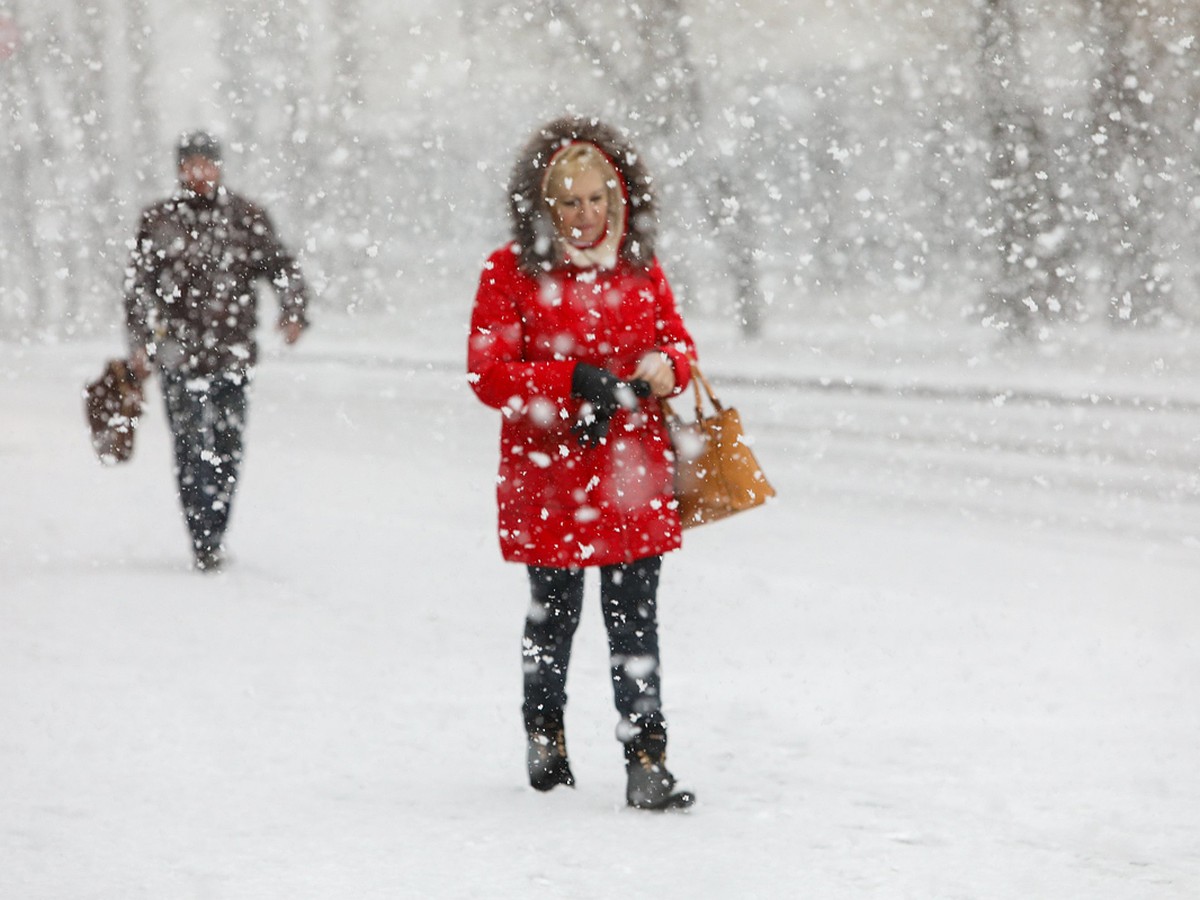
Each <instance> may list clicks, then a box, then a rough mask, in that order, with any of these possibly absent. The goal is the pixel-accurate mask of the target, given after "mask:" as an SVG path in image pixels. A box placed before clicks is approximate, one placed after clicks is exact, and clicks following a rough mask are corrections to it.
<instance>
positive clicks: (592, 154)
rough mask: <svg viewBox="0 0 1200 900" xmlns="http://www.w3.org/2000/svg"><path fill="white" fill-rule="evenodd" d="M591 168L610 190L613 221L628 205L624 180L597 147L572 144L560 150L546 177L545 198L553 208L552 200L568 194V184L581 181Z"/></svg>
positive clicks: (609, 197) (610, 210)
mask: <svg viewBox="0 0 1200 900" xmlns="http://www.w3.org/2000/svg"><path fill="white" fill-rule="evenodd" d="M589 169H592V170H595V171H598V172H599V173H600V174H601V175H602V176H603V177H604V187H605V188H606V189H607V191H608V211H609V217H610V218H612V217H613V214H614V213H619V212H620V211H621V210H622V209H623V208H624V206H625V197H624V194H623V193H622V192H621V180H620V176H619V175H618V174H617V170H616V169H615V168H614V167H613V164H612V163H610V162H609V161H608V157H606V156H605V155H604V154H603V153H601V152H600V150H599V148H597V147H596V146H595V145H594V144H586V143H578V144H571V145H570V146H568V147H567V148H566V149H564V150H560V151H559V152H558V153H557V154H555V156H554V158H553V159H552V160H551V162H550V165H549V166H548V167H547V169H546V177H545V180H544V181H543V186H542V198H543V200H544V201H545V202H546V203H547V205H550V206H553V202H552V201H553V200H555V199H557V198H558V197H561V196H563V195H564V194H565V193H566V192H567V181H568V180H570V179H574V178H578V177H579V175H580V174H582V173H583V172H586V171H588V170H589Z"/></svg>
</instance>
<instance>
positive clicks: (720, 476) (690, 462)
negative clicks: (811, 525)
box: [662, 361, 775, 528]
mask: <svg viewBox="0 0 1200 900" xmlns="http://www.w3.org/2000/svg"><path fill="white" fill-rule="evenodd" d="M701 385H703V386H704V393H705V394H706V395H707V396H708V402H709V403H710V404H711V405H712V408H713V413H712V414H711V415H707V416H706V415H705V414H704V409H703V401H702V398H701V394H700V386H701ZM692 388H693V390H694V391H695V394H696V419H695V421H694V422H684V421H683V420H682V419H680V418H679V416H678V415H676V413H675V411H674V410H673V409H672V408H671V405H670V404H669V403H667V401H665V400H664V401H662V405H663V411H664V412H665V413H666V415H667V425H668V427H669V428H670V431H671V443H672V445H673V447H674V451H675V499H676V501H677V502H678V503H679V516H680V519H681V520H682V521H683V527H684V528H690V527H692V526H693V525H704V524H706V523H708V522H716V521H717V520H719V519H724V518H725V517H726V516H731V515H733V514H734V513H736V512H741V511H742V510H745V509H753V508H754V507H756V506H760V505H761V504H762V503H764V502H766V499H767V498H768V497H774V496H775V489H774V488H773V487H771V485H770V483H768V481H767V477H766V476H765V475H764V474H763V471H762V469H761V468H759V465H758V460H756V459H755V458H754V454H753V453H752V452H751V451H750V446H749V444H748V443H747V441H746V435H745V433H744V432H743V431H742V420H741V417H740V416H739V415H738V411H737V410H736V409H733V408H729V409H726V408H725V407H723V406H722V405H721V401H719V400H718V399H717V395H716V394H715V393H714V392H713V389H712V385H710V384H709V383H708V379H706V378H705V377H704V375H703V373H702V372H701V371H700V367H699V366H698V365H696V363H695V362H694V361H693V362H692Z"/></svg>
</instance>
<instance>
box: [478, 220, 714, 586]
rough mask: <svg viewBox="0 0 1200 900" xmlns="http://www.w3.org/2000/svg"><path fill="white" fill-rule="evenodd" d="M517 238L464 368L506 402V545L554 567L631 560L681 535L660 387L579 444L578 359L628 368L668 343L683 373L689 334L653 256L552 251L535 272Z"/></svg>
mask: <svg viewBox="0 0 1200 900" xmlns="http://www.w3.org/2000/svg"><path fill="white" fill-rule="evenodd" d="M519 258H520V250H519V247H518V246H517V245H516V244H513V245H509V246H507V247H505V248H502V249H500V250H498V251H496V252H495V253H494V254H492V256H491V258H490V259H489V260H488V262H487V265H486V266H485V267H484V271H483V275H482V277H481V278H480V283H479V292H478V294H477V295H476V298H475V309H474V312H473V314H472V317H471V334H470V343H469V349H468V363H467V365H468V371H469V373H470V381H471V386H472V387H473V388H474V390H475V393H476V394H477V395H478V396H479V399H480V400H482V401H483V402H484V403H486V404H488V405H489V406H492V407H495V408H496V409H499V410H501V411H502V413H503V422H502V425H501V430H500V471H499V475H498V477H497V485H496V499H497V502H498V504H499V512H500V521H499V529H500V548H501V551H502V553H503V555H504V558H505V559H507V560H510V561H513V562H521V563H525V564H528V565H535V566H554V567H559V568H566V567H577V566H602V565H611V564H614V563H623V562H631V561H633V560H636V559H640V558H642V557H646V556H655V555H658V554H662V553H665V552H667V551H669V550H674V549H677V548H678V547H679V545H680V541H681V528H680V523H679V513H678V512H677V511H676V509H675V504H674V502H673V494H672V480H673V462H672V457H671V454H670V447H671V445H670V440H669V437H668V434H667V428H666V424H665V422H664V420H663V414H662V409H661V406H660V404H659V402H658V400H656V399H653V398H650V399H646V400H642V401H640V409H638V410H636V411H626V410H624V409H622V410H619V411H618V412H617V413H616V414H615V415H614V416H613V418H612V421H611V427H610V429H609V432H608V438H607V440H606V441H605V442H603V443H601V444H598V445H594V446H590V447H586V448H581V447H580V446H579V443H578V441H577V439H576V437H575V435H574V434H572V433H571V426H572V425H574V424H575V422H576V420H577V417H578V415H579V408H580V401H579V400H578V399H577V398H575V397H573V396H572V395H571V377H572V374H573V372H574V369H575V364H576V363H577V362H586V363H590V364H592V365H594V366H599V367H602V368H605V369H608V370H609V371H610V372H612V373H613V374H614V375H616V376H618V377H620V378H628V377H629V376H630V375H631V374H632V372H633V370H634V368H635V367H636V366H637V364H638V361H639V360H640V359H641V358H642V356H644V355H645V354H646V353H648V352H651V351H654V350H658V351H660V352H662V353H665V354H666V355H667V356H668V357H669V358H670V359H671V362H672V363H673V365H674V369H675V381H676V391H677V392H678V391H681V390H683V388H684V387H686V386H687V383H688V379H689V376H690V369H689V366H688V362H687V358H688V356H690V355H692V354H693V353H694V346H693V344H692V339H691V336H690V335H689V334H688V332H687V329H686V328H685V327H684V325H683V321H682V319H681V318H680V316H679V312H678V310H677V309H676V307H675V299H674V297H673V296H672V294H671V288H670V286H669V285H668V284H667V280H666V278H665V277H664V276H663V273H662V270H661V269H660V268H659V265H658V263H657V261H651V263H650V265H649V266H648V267H643V266H639V265H635V264H631V263H630V262H628V261H627V260H625V259H622V260H620V261H619V262H618V263H617V265H616V267H615V268H613V269H610V270H597V269H579V268H576V267H574V266H570V265H558V266H555V267H552V268H550V269H549V271H542V272H541V274H539V275H536V276H533V275H530V274H527V273H526V272H524V271H522V269H521V268H520V267H519Z"/></svg>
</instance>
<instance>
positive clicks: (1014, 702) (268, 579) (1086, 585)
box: [0, 340, 1200, 900]
mask: <svg viewBox="0 0 1200 900" xmlns="http://www.w3.org/2000/svg"><path fill="white" fill-rule="evenodd" d="M306 352H307V353H309V356H307V357H306V356H305V353H306ZM345 358H347V357H346V354H345V351H344V348H340V347H335V346H332V345H322V344H321V342H320V341H319V340H318V341H315V342H313V343H312V344H311V346H310V347H307V348H303V349H302V350H301V353H300V354H299V355H298V356H297V357H295V358H291V357H288V358H285V359H271V360H268V362H267V364H266V365H265V366H264V368H263V370H262V377H261V379H260V381H259V383H258V385H257V386H256V389H255V394H254V396H253V398H252V407H251V413H250V433H249V443H248V448H249V457H248V461H247V465H246V470H245V483H244V488H243V492H242V494H241V495H240V497H239V502H238V508H237V510H236V512H235V516H234V526H233V530H232V532H231V535H230V539H231V544H232V548H233V560H232V564H231V566H230V568H229V570H228V571H227V572H226V573H224V574H222V575H220V576H217V577H215V578H213V577H203V576H198V575H196V574H193V573H191V572H189V571H188V570H187V567H186V553H185V544H184V537H183V529H182V524H181V523H180V522H179V516H178V513H177V511H176V509H175V500H174V497H173V495H172V493H171V485H170V475H169V462H168V450H167V443H166V434H165V431H164V429H163V424H162V417H161V414H160V413H159V410H158V402H159V401H158V398H157V396H155V397H153V398H152V403H153V405H152V407H151V414H150V416H149V419H148V421H147V423H146V427H145V429H144V431H143V434H142V435H141V436H140V438H141V445H140V447H139V450H138V456H137V458H136V460H135V461H134V463H132V464H131V465H130V466H128V467H125V468H121V469H115V470H101V469H99V468H98V467H97V466H95V465H94V464H93V463H92V461H91V459H90V458H89V451H88V448H87V446H86V440H85V438H84V436H83V433H82V416H81V412H80V404H79V399H78V396H77V392H78V389H79V386H80V385H81V384H82V382H83V381H84V380H85V378H86V377H88V376H90V375H92V374H93V372H92V370H93V369H97V368H98V361H99V356H98V355H97V351H95V349H94V348H80V347H70V348H37V349H15V348H9V350H8V352H7V353H6V361H5V362H4V363H3V364H2V365H0V421H3V422H4V426H5V427H4V429H3V432H2V433H0V475H2V477H3V482H4V484H5V498H6V499H5V504H4V505H5V515H4V519H3V522H2V524H0V584H2V585H3V587H2V590H3V597H2V599H0V723H3V729H2V731H0V897H4V898H9V897H12V898H20V900H59V898H64V897H70V898H73V900H74V898H97V900H101V898H105V900H107V898H122V900H129V898H147V900H151V898H152V900H159V898H221V900H225V898H308V897H311V898H322V900H324V898H343V897H344V898H355V900H358V898H374V897H378V898H394V897H526V896H543V897H583V898H589V897H595V898H606V897H613V896H630V897H638V896H656V897H697V896H700V897H793V896H809V897H820V898H862V897H880V898H1014V900H1015V898H1021V900H1027V898H1030V897H1038V898H1081V897H1086V898H1089V900H1093V898H1121V900H1124V898H1142V897H1147V898H1181V900H1182V898H1192V897H1195V896H1197V895H1200V850H1197V848H1198V847H1200V772H1198V771H1197V768H1196V764H1195V752H1196V748H1197V746H1200V548H1198V547H1197V543H1196V539H1197V535H1200V527H1198V525H1200V509H1198V501H1197V497H1196V481H1195V479H1196V467H1195V465H1194V462H1195V452H1194V451H1195V443H1194V436H1192V437H1189V435H1191V433H1192V431H1194V426H1193V425H1192V422H1191V418H1190V417H1194V411H1189V410H1186V409H1180V410H1176V411H1171V412H1169V413H1164V412H1161V411H1160V412H1155V413H1149V414H1148V413H1147V412H1146V411H1144V410H1139V409H1105V410H1084V411H1083V412H1079V411H1078V410H1076V411H1071V410H1068V411H1066V412H1064V411H1063V410H1062V409H1060V408H1057V407H1054V408H1047V407H1045V406H1039V405H1038V404H1037V403H1036V402H1034V403H1030V404H1026V405H1023V406H1022V405H1020V404H1015V403H1010V404H1008V405H1006V406H1003V407H996V406H994V405H989V404H986V403H983V404H980V403H975V402H971V401H968V400H963V399H960V400H956V401H950V400H947V399H945V398H942V399H941V400H939V399H938V398H912V399H908V400H902V401H901V400H896V399H895V398H888V397H882V396H877V395H869V394H862V395H854V396H850V395H839V394H833V393H827V394H821V393H814V392H812V391H807V392H806V391H795V392H790V393H789V392H781V391H778V390H774V391H763V390H760V389H755V388H751V387H747V386H736V387H735V386H733V385H731V386H730V387H729V389H728V390H727V391H726V398H725V399H726V400H727V401H730V402H734V403H736V404H737V405H739V406H740V407H741V408H742V410H743V414H744V417H745V418H746V420H747V422H748V423H749V424H750V425H751V426H752V427H753V429H754V431H755V432H756V434H757V436H758V440H759V443H758V449H759V450H760V455H761V457H762V460H763V463H764V466H765V467H766V468H767V470H768V471H769V472H770V474H771V475H772V477H773V480H774V481H775V482H776V486H777V487H778V488H779V490H780V494H781V501H780V502H779V503H777V504H775V505H773V506H771V507H769V508H768V509H766V510H761V511H758V512H755V513H753V514H750V515H747V516H745V517H742V518H741V519H738V520H735V521H733V522H728V523H723V524H721V525H715V526H712V527H710V528H707V529H701V530H699V531H696V532H693V533H691V534H689V537H688V540H687V546H686V547H685V549H684V551H683V552H681V553H680V554H676V555H675V556H674V557H672V558H671V559H670V560H669V561H668V565H667V569H666V572H665V576H664V589H663V597H662V609H663V612H662V617H663V624H662V629H663V641H664V666H665V677H666V682H665V687H666V690H667V694H666V701H667V704H668V710H669V712H670V714H671V721H672V767H673V768H674V769H675V770H676V771H677V772H678V773H679V774H681V775H682V776H683V777H684V778H685V779H686V780H687V782H688V784H689V785H692V786H694V787H695V788H696V790H697V793H698V794H699V797H700V803H699V805H698V806H697V808H696V809H695V810H694V811H693V813H691V814H689V815H683V816H653V815H642V814H635V813H632V812H629V811H627V810H625V809H624V808H623V807H622V805H621V789H622V773H621V767H620V755H619V749H618V747H617V745H616V743H615V742H614V741H613V740H612V737H611V731H612V724H613V723H612V719H613V714H612V712H611V709H610V699H609V696H608V694H607V687H606V674H605V668H606V660H605V650H604V645H603V638H602V635H601V629H600V623H599V619H598V614H597V613H596V610H595V609H594V606H595V601H594V596H592V593H590V594H589V598H590V600H589V608H588V609H587V612H586V613H585V621H584V622H583V624H582V627H581V629H580V634H579V638H578V647H577V651H576V659H575V664H574V666H573V669H572V677H571V689H572V703H571V709H570V712H569V717H568V728H569V730H570V735H569V737H570V744H571V751H572V757H573V760H574V765H575V771H576V775H577V776H578V778H579V781H580V785H579V787H578V788H577V789H576V790H575V791H573V792H569V793H567V792H558V793H556V794H553V795H550V796H541V795H536V794H534V792H532V791H530V790H529V789H528V788H526V787H523V774H524V773H523V761H522V749H523V748H522V743H521V742H522V738H521V734H520V728H519V723H518V716H517V706H518V702H519V698H518V691H519V670H518V664H517V660H518V635H519V631H520V619H521V615H522V613H523V609H524V584H523V579H522V573H521V572H520V571H519V570H518V569H516V568H515V567H511V566H506V565H504V564H503V563H501V562H500V561H499V559H498V555H497V553H496V550H495V546H494V539H493V536H492V533H491V526H492V521H493V510H492V500H491V480H492V474H493V469H494V462H495V460H494V453H495V440H496V423H495V421H494V417H493V414H491V413H490V412H489V411H487V410H485V409H483V408H482V407H480V406H479V405H478V404H477V403H476V402H475V401H474V399H473V398H472V397H471V396H470V394H469V391H467V389H466V387H465V384H464V382H463V379H462V378H461V376H459V375H458V373H456V372H454V371H452V370H450V369H449V368H445V367H442V366H416V367H410V368H407V369H405V368H403V367H389V366H351V365H348V364H346V362H344V361H342V360H344V359H345ZM1014 409H1015V410H1016V414H1015V415H1014V414H1013V412H1014ZM1106 422H1107V424H1105V423H1106ZM594 590H595V586H594V584H592V583H589V592H593V593H594Z"/></svg>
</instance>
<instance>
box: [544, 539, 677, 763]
mask: <svg viewBox="0 0 1200 900" xmlns="http://www.w3.org/2000/svg"><path fill="white" fill-rule="evenodd" d="M661 569H662V557H661V556H650V557H647V558H645V559H639V560H637V561H635V562H632V563H627V564H622V565H615V566H602V567H601V568H600V601H601V606H602V607H603V610H604V625H605V628H606V629H607V631H608V647H609V652H610V654H611V656H610V659H611V666H612V669H611V671H612V682H613V699H614V701H615V703H616V707H617V712H618V713H619V714H620V716H621V723H620V724H619V725H618V728H617V736H618V737H619V738H620V739H621V740H623V741H628V740H629V739H630V738H631V737H632V736H633V735H634V734H636V733H637V732H638V731H639V730H641V729H644V728H651V729H653V730H655V731H661V730H663V728H664V723H663V715H662V701H661V697H660V690H659V686H660V680H659V655H658V622H657V619H656V615H655V612H656V596H657V594H658V577H659V572H660V571H661ZM583 573H584V570H583V569H553V568H541V567H538V566H530V567H529V583H530V586H531V587H532V590H533V603H532V605H531V606H530V608H529V615H528V616H527V617H526V619H525V640H524V646H523V655H524V659H523V663H524V673H525V703H524V706H523V707H522V712H523V713H524V716H525V725H526V728H527V729H530V730H532V729H534V728H536V727H538V726H540V725H557V724H558V723H561V721H562V714H563V708H564V707H565V706H566V702H567V692H566V683H567V666H568V665H569V663H570V661H571V639H572V638H573V637H574V635H575V628H576V626H578V625H579V613H580V611H581V609H582V606H583Z"/></svg>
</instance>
